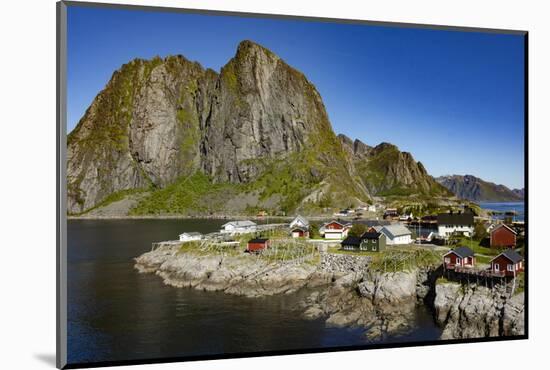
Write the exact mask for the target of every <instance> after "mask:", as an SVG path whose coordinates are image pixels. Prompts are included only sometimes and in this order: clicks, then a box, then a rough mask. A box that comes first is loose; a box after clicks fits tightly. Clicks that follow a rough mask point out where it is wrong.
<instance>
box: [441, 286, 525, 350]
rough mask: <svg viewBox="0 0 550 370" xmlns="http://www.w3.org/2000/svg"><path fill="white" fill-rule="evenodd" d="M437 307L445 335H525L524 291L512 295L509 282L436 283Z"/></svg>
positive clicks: (444, 336)
mask: <svg viewBox="0 0 550 370" xmlns="http://www.w3.org/2000/svg"><path fill="white" fill-rule="evenodd" d="M435 289H436V292H435V300H434V309H435V317H436V320H437V322H438V323H439V324H440V325H441V326H442V327H443V333H442V336H441V338H442V339H463V338H480V337H496V336H502V335H522V334H523V333H524V294H523V293H518V294H516V295H514V296H512V297H510V293H509V292H507V290H506V287H505V286H495V287H494V288H487V287H485V286H482V285H476V284H473V285H471V286H468V285H463V284H459V283H454V282H452V283H451V282H449V283H442V284H437V285H436V288H435Z"/></svg>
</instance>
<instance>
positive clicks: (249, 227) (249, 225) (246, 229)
mask: <svg viewBox="0 0 550 370" xmlns="http://www.w3.org/2000/svg"><path fill="white" fill-rule="evenodd" d="M220 232H222V233H224V234H245V233H253V232H256V223H255V222H252V221H248V220H246V221H230V222H227V223H225V224H223V225H222V229H221V230H220Z"/></svg>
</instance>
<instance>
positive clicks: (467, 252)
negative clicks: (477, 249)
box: [443, 247, 476, 270]
mask: <svg viewBox="0 0 550 370" xmlns="http://www.w3.org/2000/svg"><path fill="white" fill-rule="evenodd" d="M475 263H476V258H475V256H474V251H473V250H471V249H470V248H468V247H458V248H456V249H451V250H450V251H448V252H447V253H445V254H444V255H443V267H444V268H445V269H446V270H454V269H455V268H457V267H472V268H473V267H474V266H475Z"/></svg>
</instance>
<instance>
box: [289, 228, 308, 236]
mask: <svg viewBox="0 0 550 370" xmlns="http://www.w3.org/2000/svg"><path fill="white" fill-rule="evenodd" d="M290 236H292V237H293V238H309V228H307V227H303V226H294V227H293V228H291V229H290Z"/></svg>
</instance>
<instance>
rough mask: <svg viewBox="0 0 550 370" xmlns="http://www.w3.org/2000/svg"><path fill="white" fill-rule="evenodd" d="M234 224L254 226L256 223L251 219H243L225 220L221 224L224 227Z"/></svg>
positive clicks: (235, 225)
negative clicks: (225, 221)
mask: <svg viewBox="0 0 550 370" xmlns="http://www.w3.org/2000/svg"><path fill="white" fill-rule="evenodd" d="M229 225H231V226H234V227H252V226H256V223H255V222H252V221H249V220H245V221H230V222H227V223H225V224H223V225H222V227H226V226H229Z"/></svg>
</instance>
